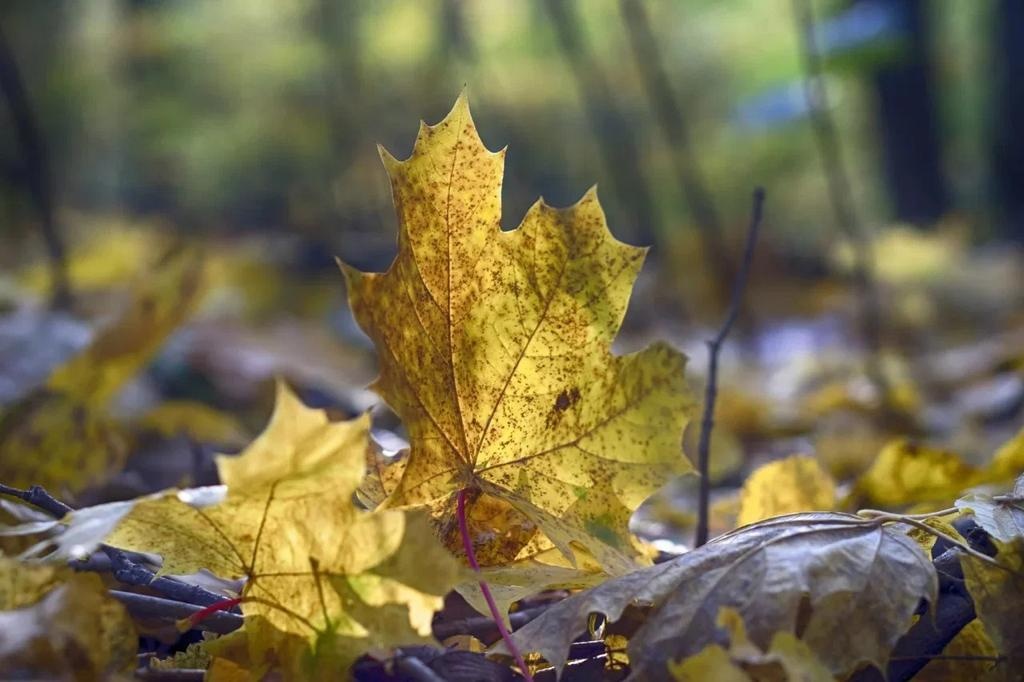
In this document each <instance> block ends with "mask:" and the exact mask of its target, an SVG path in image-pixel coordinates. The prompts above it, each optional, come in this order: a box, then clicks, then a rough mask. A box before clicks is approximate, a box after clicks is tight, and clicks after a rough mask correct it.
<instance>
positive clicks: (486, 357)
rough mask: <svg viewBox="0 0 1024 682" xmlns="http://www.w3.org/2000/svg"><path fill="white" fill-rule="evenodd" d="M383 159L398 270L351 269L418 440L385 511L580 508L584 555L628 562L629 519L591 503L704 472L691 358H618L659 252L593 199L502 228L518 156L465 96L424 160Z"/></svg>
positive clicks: (361, 312) (353, 292)
mask: <svg viewBox="0 0 1024 682" xmlns="http://www.w3.org/2000/svg"><path fill="white" fill-rule="evenodd" d="M382 157H383V160H384V165H385V167H386V168H387V171H388V174H389V175H390V177H391V184H392V191H393V194H394V200H395V206H396V208H397V210H398V214H399V223H400V236H399V252H398V256H397V257H396V258H395V261H394V262H393V263H392V265H391V267H390V269H389V270H388V271H387V272H386V273H384V274H365V273H361V272H358V271H356V270H354V269H352V268H349V267H346V266H343V269H344V271H345V274H346V276H347V279H348V283H349V300H350V303H351V305H352V309H353V311H354V313H355V317H356V319H357V321H358V322H359V324H360V326H361V327H362V328H363V329H364V330H365V331H366V332H367V333H368V334H369V335H370V337H371V338H372V339H373V341H374V344H375V345H376V347H377V351H378V355H379V357H380V365H381V375H380V378H379V379H378V380H377V382H376V383H375V384H374V389H375V390H376V391H377V392H378V393H380V395H381V396H382V397H383V398H384V399H385V400H386V401H387V402H388V404H389V405H390V406H391V407H392V408H393V409H394V410H395V411H396V412H397V413H398V415H399V416H400V417H401V418H402V420H403V422H404V424H405V426H406V428H407V429H408V430H409V433H410V440H411V443H412V446H411V452H410V455H409V461H408V464H407V466H406V469H405V471H404V474H403V476H402V479H401V482H400V483H399V485H398V487H397V489H396V490H395V491H394V492H393V493H392V495H391V497H390V499H389V500H388V501H387V502H386V503H385V504H386V505H387V506H389V507H393V508H394V507H406V506H425V505H429V504H431V503H436V504H435V506H434V511H435V513H437V514H439V516H440V517H442V518H451V517H452V516H453V515H454V493H456V492H457V491H459V490H461V489H470V490H482V491H483V492H484V493H485V494H486V495H489V496H493V497H498V498H500V499H503V500H506V501H508V502H509V503H511V504H512V505H513V506H516V507H517V509H519V510H520V511H522V512H523V513H524V514H527V515H532V518H534V519H536V520H537V522H538V524H539V526H540V528H541V530H543V531H544V532H545V533H548V534H550V532H551V529H550V528H549V527H548V526H550V521H551V519H555V520H557V519H560V518H561V517H563V516H564V515H566V514H567V513H568V512H569V511H570V509H574V510H575V515H574V518H575V521H574V523H582V524H584V526H585V527H586V528H587V529H588V531H589V532H586V533H584V534H583V535H582V541H583V542H584V543H602V544H606V545H607V544H608V543H610V546H611V547H613V548H614V549H615V550H616V551H618V552H620V553H629V552H630V551H631V550H630V542H629V538H628V536H625V535H624V532H625V531H624V529H623V528H622V527H621V525H620V524H618V519H617V516H616V517H615V518H609V517H608V516H607V510H606V509H600V508H599V507H598V506H597V504H596V503H594V502H588V499H589V500H592V501H593V500H598V499H599V500H601V501H604V500H605V499H608V497H611V498H614V499H616V500H617V501H618V504H619V505H620V506H621V507H623V508H625V509H627V510H632V509H635V508H636V507H637V506H638V505H639V503H640V502H641V501H642V500H643V499H644V498H646V497H647V496H648V495H650V494H651V493H652V492H654V491H655V490H656V489H658V488H659V487H660V486H661V485H662V484H663V483H664V482H666V481H667V480H668V479H669V478H671V477H673V476H675V475H677V474H680V473H683V472H686V471H688V470H690V468H691V467H690V466H689V464H688V463H687V462H685V461H684V460H683V458H682V457H681V456H680V453H679V442H680V438H681V436H682V431H683V427H684V426H685V423H686V420H687V416H688V413H689V411H690V408H691V399H690V396H689V394H688V391H687V389H686V386H685V382H684V379H683V369H684V365H685V358H684V356H682V355H681V354H680V353H678V352H676V351H674V350H672V349H671V348H669V347H668V346H666V345H664V344H656V345H654V346H652V347H650V348H648V349H647V350H645V351H642V352H639V353H635V354H632V355H628V356H623V357H616V356H613V355H612V354H611V342H612V340H613V338H614V336H615V334H616V332H617V330H618V327H619V325H620V323H621V321H622V317H623V315H624V313H625V310H626V304H627V301H628V299H629V293H630V289H631V286H632V283H633V280H634V279H635V277H636V275H637V273H638V272H639V270H640V265H641V263H642V261H643V257H644V250H643V249H640V248H637V247H633V246H629V245H626V244H623V243H621V242H618V241H616V240H615V239H614V238H613V237H612V236H611V234H610V232H609V231H608V227H607V225H606V223H605V217H604V213H603V211H602V210H601V207H600V205H599V203H598V201H597V196H596V194H595V193H594V192H593V191H591V192H588V193H587V194H586V195H585V196H584V197H583V198H582V199H581V200H580V201H579V202H578V203H577V204H576V205H574V206H572V207H570V208H567V209H561V210H559V209H554V208H551V207H550V206H548V205H546V204H544V203H543V202H538V203H536V204H535V205H534V206H533V207H532V208H531V209H530V210H529V211H528V212H527V215H526V217H525V218H524V219H523V221H522V223H521V225H520V227H519V228H518V229H516V230H512V231H509V232H503V231H502V230H501V228H500V220H501V205H500V199H501V182H502V173H503V170H502V168H503V163H504V152H497V153H492V152H490V151H488V150H487V149H486V148H485V147H484V145H483V143H482V142H481V141H480V138H479V136H478V135H477V131H476V127H475V126H474V124H473V121H472V118H471V117H470V113H469V106H468V104H467V102H466V98H465V96H464V95H463V96H462V97H460V98H459V100H458V101H457V102H456V104H455V107H454V108H453V109H452V111H451V113H450V114H449V115H448V116H447V117H446V118H445V119H444V120H443V121H442V122H441V123H439V124H437V125H435V126H426V125H424V126H422V127H421V128H420V132H419V135H418V137H417V140H416V144H415V147H414V149H413V152H412V155H411V156H410V157H409V158H408V159H407V160H405V161H397V160H395V159H394V158H393V157H391V156H390V155H388V154H387V153H386V152H382ZM600 491H606V492H607V495H604V494H598V493H599V492H600ZM477 499H479V498H477ZM559 532H560V531H559ZM595 536H596V537H599V538H600V540H598V539H596V538H595ZM552 541H554V540H552ZM513 549H514V548H509V550H508V553H507V554H506V556H505V557H504V559H505V560H512V559H514V558H516V556H517V554H516V553H515V552H514V551H512V550H513ZM597 554H598V551H597V550H595V556H596V555H597Z"/></svg>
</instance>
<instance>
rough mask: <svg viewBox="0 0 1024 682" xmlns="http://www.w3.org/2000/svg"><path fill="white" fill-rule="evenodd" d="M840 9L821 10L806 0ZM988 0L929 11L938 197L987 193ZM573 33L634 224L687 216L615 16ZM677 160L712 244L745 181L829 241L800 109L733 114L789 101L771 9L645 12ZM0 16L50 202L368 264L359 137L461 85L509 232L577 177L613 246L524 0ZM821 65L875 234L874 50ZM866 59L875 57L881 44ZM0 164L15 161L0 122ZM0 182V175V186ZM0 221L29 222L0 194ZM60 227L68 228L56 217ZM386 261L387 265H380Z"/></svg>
mask: <svg viewBox="0 0 1024 682" xmlns="http://www.w3.org/2000/svg"><path fill="white" fill-rule="evenodd" d="M818 4H819V5H821V7H822V8H826V9H830V10H833V11H835V10H838V9H839V8H840V7H841V4H840V3H835V2H828V3H818ZM984 4H985V3H962V2H957V1H956V0H937V1H936V2H934V3H932V5H931V6H930V16H931V17H932V18H933V20H934V21H933V23H934V30H935V35H934V38H935V42H936V56H937V59H938V64H939V67H940V74H939V75H940V87H941V92H942V93H944V94H943V96H942V98H941V106H942V115H943V118H942V121H943V126H944V131H943V132H944V133H945V134H946V139H948V140H950V154H949V159H950V166H951V167H955V168H956V171H957V172H956V173H955V174H952V177H951V179H952V180H953V183H954V186H955V190H956V191H957V192H958V203H959V205H963V206H967V207H969V208H978V207H979V205H980V204H981V197H982V196H983V193H984V190H985V177H984V158H983V154H982V152H983V151H984V150H983V148H982V143H981V142H980V140H981V139H982V138H981V136H982V135H983V133H984V126H983V121H984V117H985V105H984V99H985V96H986V93H985V92H984V87H983V86H982V85H979V84H978V80H979V79H978V78H977V77H976V76H975V75H974V74H976V73H977V68H978V65H979V63H980V62H981V61H983V60H982V57H981V56H979V55H980V54H981V53H980V52H979V50H980V48H979V45H981V44H983V43H984V38H983V34H984V31H985V30H986V27H985V21H986V19H985V17H986V16H987V12H986V10H985V8H983V7H981V6H982V5H984ZM576 5H577V14H578V17H579V21H580V27H579V29H580V31H581V34H582V35H583V36H584V38H585V40H586V42H587V44H588V46H589V49H590V52H591V53H592V54H593V56H594V64H593V66H594V68H597V69H599V70H600V71H601V72H602V74H603V76H604V77H605V79H606V80H607V82H608V83H609V84H610V86H611V91H612V94H613V96H614V99H615V101H614V102H612V103H610V106H615V107H617V108H618V109H620V110H621V111H622V112H623V114H624V116H625V119H626V121H627V122H628V124H629V125H630V127H631V129H632V131H633V133H634V135H635V137H636V140H637V144H638V146H639V150H640V154H641V159H642V165H643V167H642V168H640V169H637V172H640V173H642V175H643V177H644V178H645V181H646V182H647V183H648V184H649V186H650V188H651V193H652V195H653V197H654V201H655V203H656V206H655V215H656V216H657V217H658V222H659V224H658V225H655V226H651V227H652V228H653V229H652V230H650V232H652V233H655V234H657V235H659V239H662V240H664V241H665V242H668V243H671V242H672V240H674V239H677V238H680V239H685V238H686V235H687V234H690V233H691V229H690V228H692V227H693V225H692V224H691V218H690V217H689V213H688V211H687V206H686V205H685V202H684V200H683V197H682V193H681V191H680V187H679V186H678V183H677V179H676V176H675V175H674V174H673V173H672V171H671V169H672V156H671V155H672V154H673V153H674V152H673V150H672V149H671V148H670V147H669V145H667V143H666V141H665V140H664V138H663V136H662V134H661V132H660V129H659V128H658V126H657V122H656V119H655V118H654V115H653V112H652V110H651V106H650V104H649V102H648V100H647V98H646V95H645V92H644V89H643V84H642V82H641V79H640V77H639V74H638V71H637V67H636V64H635V62H634V58H633V55H632V52H631V51H630V49H629V43H628V40H627V35H626V33H625V31H626V28H625V25H624V23H623V21H622V17H621V15H620V12H619V6H618V3H617V2H614V1H612V0H600V1H597V2H590V1H587V2H578V3H576ZM646 7H647V11H648V14H649V16H650V20H651V25H652V26H653V27H654V29H655V31H656V33H657V36H656V37H657V39H658V42H659V46H660V49H661V52H662V56H663V60H664V68H665V69H666V71H667V73H668V75H669V79H670V81H671V83H672V85H673V87H674V89H675V92H676V94H677V96H678V97H679V100H680V102H681V103H682V107H683V111H684V112H685V116H686V119H687V121H686V123H687V125H688V127H689V129H690V137H691V139H692V140H693V141H694V150H693V151H694V153H695V156H696V158H697V159H698V162H699V165H700V171H701V172H702V173H703V175H704V176H705V184H706V185H707V186H708V187H709V188H710V189H711V191H712V193H713V195H714V199H715V201H716V204H717V206H718V209H719V211H720V213H721V214H722V215H723V218H724V222H725V224H726V226H727V227H728V229H729V231H730V235H729V239H730V240H731V241H736V242H738V240H739V239H740V234H741V232H742V229H743V226H744V223H745V215H746V211H747V206H748V196H749V192H750V189H751V187H753V186H754V185H755V184H764V185H766V186H767V188H768V190H769V193H770V196H771V214H772V215H773V216H775V217H776V220H775V221H774V222H773V225H772V232H773V233H774V234H775V235H776V238H777V239H779V240H780V241H781V243H782V244H783V246H782V247H781V248H782V250H788V251H791V252H794V253H804V254H808V255H809V256H810V255H814V256H815V257H820V254H822V253H823V252H824V251H825V250H826V247H828V246H829V245H830V243H831V242H832V241H834V239H835V233H834V227H833V225H832V220H831V212H830V208H829V205H828V203H827V192H826V191H825V184H824V183H825V179H824V175H823V173H822V172H821V167H820V161H819V158H818V156H817V154H816V151H815V147H814V143H813V139H812V137H811V133H810V130H809V126H808V125H807V121H806V119H804V118H800V117H796V118H794V119H792V120H789V121H788V122H783V123H780V124H775V125H770V126H767V125H766V126H760V127H750V126H743V125H740V124H738V123H737V115H736V112H737V110H738V109H739V108H740V107H742V106H743V105H744V103H747V102H749V101H750V100H751V99H752V98H756V97H758V96H760V95H761V94H763V93H765V92H768V91H772V90H780V89H781V90H782V91H786V90H785V89H786V88H789V89H790V90H789V91H790V92H791V93H793V92H798V91H799V79H800V60H799V55H798V51H797V39H796V34H795V30H794V26H793V20H792V14H791V11H790V2H789V0H720V1H717V2H716V1H711V0H688V1H685V2H651V3H647V4H646ZM0 22H2V25H3V26H4V27H5V31H6V33H7V35H8V39H9V41H10V42H11V44H12V47H13V49H14V51H15V53H16V55H17V56H18V59H19V64H20V66H21V68H22V70H23V75H24V78H25V80H26V82H27V84H28V87H29V90H30V94H31V96H32V97H33V100H34V102H35V105H36V109H37V113H38V116H39V118H40V121H41V127H42V129H43V130H44V131H45V133H46V136H47V138H48V141H49V144H50V147H51V152H52V155H53V160H52V162H53V166H54V170H55V174H56V186H57V189H58V195H59V201H60V204H61V206H63V207H67V208H74V209H79V210H90V211H101V212H126V213H129V214H136V213H138V214H146V213H158V214H160V215H161V216H162V217H164V218H166V219H167V221H168V223H169V224H171V225H173V226H174V227H175V229H178V230H183V231H189V230H194V231H203V232H211V231H212V232H222V233H223V232H235V231H240V230H241V231H247V230H253V229H259V230H280V231H288V232H292V233H299V234H304V235H308V236H309V237H310V238H311V239H314V240H316V241H317V242H320V243H322V242H326V243H328V244H330V245H331V246H332V247H333V248H334V250H335V251H337V252H340V253H342V254H344V255H345V256H346V257H348V258H354V259H355V260H359V259H360V258H365V259H366V260H367V261H368V262H371V263H377V262H380V261H381V259H382V258H383V256H382V255H381V254H386V253H390V249H391V248H392V247H391V243H392V240H393V234H394V225H393V217H392V212H391V207H390V195H389V190H388V187H387V183H386V178H385V175H384V173H383V171H382V169H381V167H380V164H379V162H378V161H377V160H376V158H375V157H376V149H375V144H376V143H377V142H380V143H382V144H384V145H385V146H386V147H388V148H389V149H390V150H391V151H393V152H394V153H395V154H396V155H399V156H401V155H403V154H405V153H407V152H408V140H409V139H410V132H411V131H410V128H411V125H412V123H411V122H412V121H415V119H416V118H424V119H426V120H428V121H435V120H437V119H439V118H440V117H441V116H442V115H443V113H444V112H445V111H446V110H447V108H448V106H449V105H450V103H451V101H452V100H453V98H454V97H455V95H456V94H457V92H458V91H459V90H460V89H461V88H462V87H463V86H466V87H468V88H469V92H470V96H471V98H472V100H473V102H474V111H475V112H476V114H477V118H478V119H479V120H478V124H479V126H480V128H481V129H482V133H483V136H484V139H485V141H486V142H487V144H488V145H489V146H491V147H492V148H500V147H502V146H504V145H506V144H507V145H509V147H510V153H509V156H508V161H507V165H508V172H507V174H506V187H505V197H506V206H507V210H506V218H505V225H506V227H511V226H514V225H515V224H516V223H517V222H518V219H519V217H520V216H521V215H522V213H523V211H524V210H525V209H526V207H527V206H528V205H529V204H530V203H532V201H533V200H534V199H535V198H536V197H537V196H538V195H541V194H543V195H544V196H545V197H546V198H547V199H548V200H549V201H551V202H553V203H556V204H567V203H570V202H572V201H575V199H576V198H578V197H579V195H581V194H582V193H583V192H584V191H585V190H586V189H587V187H588V186H590V185H591V184H593V183H595V182H597V183H598V184H599V185H600V186H601V188H602V194H601V195H602V201H603V203H604V204H605V205H606V207H607V209H608V212H609V214H610V222H611V225H612V229H613V230H614V231H616V232H617V233H618V234H620V235H626V236H628V235H631V234H634V230H633V229H632V227H633V226H632V223H631V220H632V218H631V216H632V215H633V214H634V212H633V211H632V210H631V202H632V201H634V200H635V198H634V197H629V196H619V195H617V194H616V192H615V188H614V183H612V182H610V181H609V169H608V168H605V167H603V165H602V163H603V162H602V156H601V154H600V153H599V151H600V150H599V147H598V145H602V144H607V145H615V144H619V140H618V139H616V131H614V130H609V131H602V132H601V133H600V134H596V133H595V131H594V130H593V129H592V128H591V127H590V125H589V122H588V118H587V116H586V112H585V109H584V106H585V105H584V102H583V98H582V97H581V89H580V84H579V83H577V82H576V80H575V79H574V78H573V75H572V71H571V70H570V69H569V68H568V65H567V63H566V59H565V55H564V54H563V53H562V52H561V50H560V48H559V45H558V43H557V40H556V38H555V35H554V33H553V31H552V28H551V25H550V21H549V17H548V16H547V14H546V13H545V12H544V9H543V7H542V5H541V3H538V2H525V1H524V2H515V3H509V2H501V1H499V0H465V1H463V0H382V1H380V2H341V1H340V0H275V1H274V2H270V1H269V0H261V1H255V0H179V1H176V2H160V1H154V0H90V2H75V1H73V0H8V2H5V3H4V5H3V7H2V8H0ZM858 54H860V53H855V54H853V55H852V56H850V55H848V56H847V58H845V59H838V60H833V61H830V62H829V63H830V64H833V65H834V66H835V69H834V70H833V71H831V75H830V77H829V86H830V95H831V98H832V105H833V110H834V115H835V116H836V118H837V122H838V125H839V129H840V132H841V135H842V140H843V145H844V150H845V151H846V156H847V162H848V164H849V167H850V170H851V174H852V178H853V181H852V190H853V193H854V195H855V197H854V199H855V201H856V202H857V204H858V205H859V206H860V207H861V208H862V212H863V215H864V216H866V219H867V220H866V222H867V223H868V224H869V226H871V227H877V226H880V225H882V224H884V222H885V221H886V218H885V216H886V214H887V211H886V207H885V205H884V197H883V192H882V186H881V182H882V181H881V179H880V177H879V175H880V173H879V172H878V170H877V169H878V159H877V157H878V144H879V143H878V140H877V135H876V134H875V132H874V130H873V121H872V117H871V102H870V92H869V91H868V87H867V85H866V82H865V79H864V78H863V77H862V76H863V75H864V74H863V72H864V71H865V70H867V69H869V68H870V66H871V64H873V63H876V62H877V60H878V59H884V58H885V57H884V56H883V57H879V53H878V52H877V51H874V52H872V51H871V50H870V49H869V50H866V51H864V54H868V55H872V56H869V57H865V56H864V54H860V56H859V57H858ZM882 54H884V51H883V53H882ZM0 161H2V162H3V163H4V165H5V166H7V167H16V166H17V163H18V161H17V146H16V142H15V140H14V138H13V133H12V131H11V130H10V129H9V128H6V129H3V130H0ZM5 185H7V183H5ZM5 198H6V202H5V205H6V208H5V209H4V210H5V215H3V222H4V223H5V224H7V225H8V226H16V225H18V224H23V223H25V222H26V221H29V220H31V217H32V216H31V210H30V209H29V208H27V207H26V206H25V200H24V198H23V197H21V196H20V193H19V190H18V189H17V187H13V186H8V187H7V191H6V192H5ZM72 229H73V226H72ZM385 262H386V261H385Z"/></svg>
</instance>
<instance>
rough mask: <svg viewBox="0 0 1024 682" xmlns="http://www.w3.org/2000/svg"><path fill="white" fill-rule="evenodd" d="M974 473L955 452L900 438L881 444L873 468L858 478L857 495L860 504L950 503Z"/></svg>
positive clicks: (899, 505) (881, 505) (897, 505)
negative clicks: (883, 445)
mask: <svg viewBox="0 0 1024 682" xmlns="http://www.w3.org/2000/svg"><path fill="white" fill-rule="evenodd" d="M975 473H976V472H975V470H974V468H973V467H971V466H970V465H968V464H967V463H966V462H964V461H963V460H962V459H960V457H959V456H957V455H956V454H955V453H952V452H947V451H945V450H938V449H935V448H931V447H927V446H922V445H917V444H916V443H912V442H911V441H909V440H906V439H899V440H894V441H892V442H890V443H889V444H888V445H886V446H885V447H884V448H882V452H880V453H879V455H878V457H877V458H876V459H875V462H874V464H872V465H871V468H870V469H868V470H867V471H866V472H864V474H863V475H862V476H861V477H860V478H859V479H858V480H857V483H856V485H855V487H854V496H855V498H856V499H857V501H858V503H859V504H860V505H861V506H865V505H868V506H878V507H883V508H892V507H902V506H906V505H910V504H923V503H936V504H940V505H942V506H947V505H948V503H949V500H950V499H951V498H954V497H956V495H957V494H958V493H959V492H960V491H961V490H963V489H964V488H965V487H966V486H968V485H970V482H971V481H972V480H973V479H974V477H975Z"/></svg>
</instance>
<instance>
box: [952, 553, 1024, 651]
mask: <svg viewBox="0 0 1024 682" xmlns="http://www.w3.org/2000/svg"><path fill="white" fill-rule="evenodd" d="M993 542H994V543H995V544H996V547H998V549H999V553H998V554H997V555H996V560H997V562H998V565H993V564H990V563H988V562H985V561H981V560H979V559H977V558H975V557H964V558H963V559H961V560H960V565H961V566H962V567H963V571H964V582H965V583H966V585H967V591H968V592H970V594H971V598H972V599H973V600H974V608H975V611H976V612H977V614H978V620H980V621H981V623H982V625H984V626H985V631H986V632H987V633H988V636H989V638H990V639H991V640H992V642H993V643H994V644H995V646H996V649H998V651H999V653H1000V654H1001V655H1003V656H1006V657H1007V658H1008V659H1009V663H1008V665H1009V666H1011V669H1020V666H1022V665H1024V629H1022V628H1021V623H1020V617H1021V613H1020V605H1021V604H1024V538H1022V537H1020V536H1018V537H1016V538H1015V539H1014V540H1013V541H1011V542H1007V543H1003V542H999V541H998V540H994V541H993Z"/></svg>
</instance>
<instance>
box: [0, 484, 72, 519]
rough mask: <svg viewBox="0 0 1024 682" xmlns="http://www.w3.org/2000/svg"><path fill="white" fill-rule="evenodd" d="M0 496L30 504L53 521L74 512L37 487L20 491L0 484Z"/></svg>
mask: <svg viewBox="0 0 1024 682" xmlns="http://www.w3.org/2000/svg"><path fill="white" fill-rule="evenodd" d="M0 495H10V496H11V497H16V498H18V499H19V500H21V501H22V502H25V503H27V504H30V505H32V506H33V507H36V508H38V509H42V510H43V511H44V512H46V513H47V514H49V515H50V516H52V517H54V518H55V519H62V518H64V516H65V515H66V514H70V513H71V512H73V511H74V509H72V508H71V507H69V506H68V505H66V504H64V503H63V502H61V501H60V500H58V499H57V498H56V497H54V496H53V495H51V494H50V493H48V492H46V490H45V489H44V488H42V487H41V486H38V485H34V486H32V487H31V488H29V489H28V490H21V489H19V488H12V487H10V486H6V485H4V484H3V483H0Z"/></svg>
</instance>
